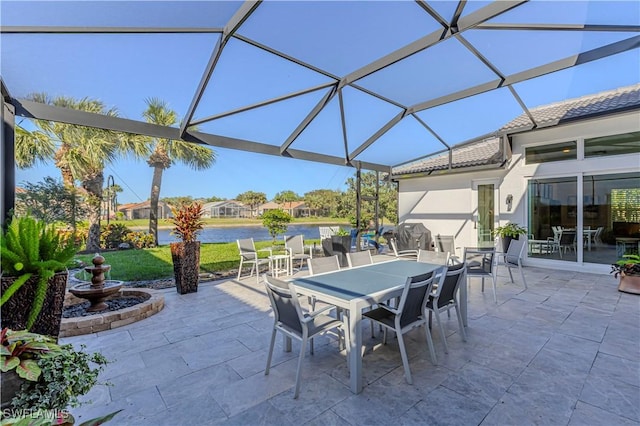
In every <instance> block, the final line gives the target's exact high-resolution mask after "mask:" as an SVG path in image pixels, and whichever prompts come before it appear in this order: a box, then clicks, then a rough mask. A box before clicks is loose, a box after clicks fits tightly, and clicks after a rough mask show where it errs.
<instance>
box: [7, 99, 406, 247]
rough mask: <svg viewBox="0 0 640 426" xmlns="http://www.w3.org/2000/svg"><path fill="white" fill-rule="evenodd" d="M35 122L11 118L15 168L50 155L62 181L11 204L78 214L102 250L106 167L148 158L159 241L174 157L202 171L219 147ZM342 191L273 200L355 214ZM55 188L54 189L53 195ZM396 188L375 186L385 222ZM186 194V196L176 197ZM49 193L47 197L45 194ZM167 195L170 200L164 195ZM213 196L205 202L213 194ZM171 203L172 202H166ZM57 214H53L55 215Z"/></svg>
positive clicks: (80, 105)
mask: <svg viewBox="0 0 640 426" xmlns="http://www.w3.org/2000/svg"><path fill="white" fill-rule="evenodd" d="M29 98H30V99H31V100H33V101H36V102H40V103H44V104H48V105H53V106H56V107H61V108H69V109H75V110H80V111H85V112H91V113H96V114H102V115H107V116H113V117H117V116H118V111H117V109H115V108H110V109H108V108H107V107H106V106H105V105H104V104H103V103H102V102H101V101H99V100H95V99H90V98H82V99H79V100H78V99H74V98H71V97H65V96H60V97H56V98H53V99H52V98H50V97H49V96H48V95H47V94H45V93H38V94H32V95H30V96H29ZM145 101H146V104H147V108H146V109H145V111H143V112H142V113H141V115H142V117H143V118H144V119H145V121H146V122H148V123H152V124H158V125H162V126H175V125H178V124H180V117H179V116H178V114H177V113H176V112H175V111H173V110H171V109H170V108H169V106H168V104H167V103H166V102H164V101H162V100H160V99H157V98H148V99H146V100H145ZM34 124H35V127H36V128H35V129H34V130H27V129H26V128H24V127H22V126H20V125H16V129H15V135H16V137H15V160H16V165H17V167H19V168H23V169H25V168H30V167H34V166H36V165H37V164H39V163H46V162H49V161H53V163H54V164H55V166H56V167H57V168H58V169H59V170H60V174H61V184H60V185H61V187H62V188H58V187H57V185H58V182H57V181H56V180H55V179H54V178H46V179H45V180H44V181H43V182H39V183H30V184H27V185H26V186H25V188H24V189H25V192H24V193H18V194H17V197H16V198H17V202H18V204H19V205H18V206H17V209H16V210H17V211H18V212H20V209H23V210H25V209H28V210H29V211H31V212H32V214H34V215H36V216H38V215H39V214H42V218H43V219H45V220H62V221H63V222H65V223H69V224H70V225H71V227H72V228H73V229H75V222H76V219H77V218H78V217H81V218H83V219H85V220H87V222H88V224H89V232H88V237H87V250H89V251H97V250H99V249H100V216H101V212H102V207H103V203H105V201H106V202H109V201H110V200H112V199H113V197H114V194H115V193H116V192H117V191H118V189H119V188H117V187H115V186H113V187H105V176H104V169H105V167H106V166H107V165H108V164H112V163H114V162H115V161H117V159H119V158H123V157H125V156H133V157H134V158H136V159H144V160H146V162H147V164H148V165H149V167H150V168H151V169H152V173H153V178H152V182H151V188H150V196H149V201H150V218H149V233H150V234H151V235H152V236H153V239H154V242H155V243H156V244H157V242H158V216H157V212H158V202H159V201H160V192H161V187H162V177H163V172H164V171H165V170H166V169H168V168H169V167H171V166H172V165H173V164H174V163H176V162H179V163H182V164H185V165H186V166H188V167H190V168H192V169H193V170H205V169H208V168H210V167H212V166H213V165H214V164H215V161H216V157H217V154H216V153H215V151H213V150H212V149H211V148H210V147H206V146H202V145H197V144H193V143H188V142H184V141H182V140H171V139H163V138H153V137H149V136H142V135H135V134H127V133H120V132H114V131H110V130H104V129H97V128H91V127H84V126H77V125H73V124H66V123H58V122H52V121H47V120H35V121H34ZM375 180H376V173H375V172H364V173H362V186H361V188H362V193H363V195H367V196H372V195H374V193H375ZM346 183H347V187H348V188H347V190H346V191H336V190H330V189H317V190H313V191H310V192H307V193H306V194H304V195H302V196H300V195H298V194H296V193H295V192H293V191H290V190H285V191H281V192H279V193H278V194H276V196H275V197H274V198H273V201H275V202H277V203H279V204H282V205H283V206H285V208H286V204H287V203H293V202H295V201H301V200H302V201H304V202H305V204H307V206H308V207H309V208H310V209H314V210H320V211H324V212H326V213H325V214H326V216H327V217H340V218H345V217H350V218H352V219H353V218H355V210H356V207H355V204H356V203H355V200H356V195H355V194H356V192H355V191H356V182H355V178H349V179H348V180H347V182H346ZM53 193H57V195H55V196H54V195H52V194H53ZM396 197H397V196H396V190H395V186H394V185H393V184H390V183H388V182H382V184H381V185H380V196H379V200H380V201H379V204H380V210H379V212H380V217H386V218H387V219H388V220H389V221H392V222H395V221H396V220H397V205H396ZM174 198H188V197H174ZM46 199H48V200H49V201H46ZM167 200H169V199H167ZM219 200H221V199H220V198H217V197H211V198H209V199H207V201H219ZM236 200H237V201H240V202H242V203H244V204H246V205H248V206H250V207H251V208H252V209H256V208H257V206H259V205H260V204H263V203H265V202H266V201H267V198H266V195H265V194H264V193H261V192H255V191H246V192H243V193H242V194H238V196H237V197H236ZM169 204H174V205H176V203H171V202H169ZM373 215H374V204H373V203H372V202H366V203H363V205H362V215H361V217H362V218H364V220H365V221H366V222H365V223H367V222H368V220H370V218H373ZM54 218H55V219H54Z"/></svg>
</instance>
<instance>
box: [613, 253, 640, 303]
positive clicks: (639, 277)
mask: <svg viewBox="0 0 640 426" xmlns="http://www.w3.org/2000/svg"><path fill="white" fill-rule="evenodd" d="M611 273H612V274H613V276H614V277H616V278H618V277H620V284H618V291H622V292H625V293H631V294H640V255H637V254H625V255H624V256H622V259H620V260H618V261H617V262H616V263H614V264H612V265H611Z"/></svg>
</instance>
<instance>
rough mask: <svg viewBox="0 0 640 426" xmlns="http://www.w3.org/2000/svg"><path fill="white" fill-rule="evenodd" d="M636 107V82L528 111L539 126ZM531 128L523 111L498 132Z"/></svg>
mask: <svg viewBox="0 0 640 426" xmlns="http://www.w3.org/2000/svg"><path fill="white" fill-rule="evenodd" d="M636 108H640V84H634V85H632V86H625V87H620V88H618V89H615V90H608V91H606V92H600V93H596V94H593V95H588V96H582V97H580V98H574V99H568V100H566V101H562V102H556V103H553V104H549V105H542V106H539V107H536V108H532V109H530V110H529V111H530V112H531V115H532V116H533V119H534V120H535V122H536V127H537V128H540V127H548V126H555V125H557V124H562V123H565V122H567V121H571V120H577V119H586V118H590V117H595V116H599V115H603V114H611V113H614V112H620V111H625V110H629V109H636ZM532 128H533V125H532V123H531V120H530V119H529V117H528V116H527V115H526V114H524V113H523V114H522V115H520V116H518V117H517V118H515V119H514V120H512V121H510V122H509V123H507V124H505V125H504V126H503V127H502V128H501V129H500V132H508V133H513V132H514V131H523V130H529V129H532Z"/></svg>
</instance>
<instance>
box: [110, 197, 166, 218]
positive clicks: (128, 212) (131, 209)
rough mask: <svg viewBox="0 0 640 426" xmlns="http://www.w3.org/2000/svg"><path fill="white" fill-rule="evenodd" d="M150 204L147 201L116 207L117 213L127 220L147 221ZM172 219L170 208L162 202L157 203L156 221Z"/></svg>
mask: <svg viewBox="0 0 640 426" xmlns="http://www.w3.org/2000/svg"><path fill="white" fill-rule="evenodd" d="M150 205H151V202H150V201H149V200H147V201H143V202H141V203H129V204H122V205H120V206H118V211H119V212H122V213H123V214H124V217H125V218H126V219H128V220H131V219H149V215H150V213H149V212H150V211H151V208H150ZM170 217H172V214H171V206H170V205H169V204H167V203H165V202H164V201H159V202H158V219H167V218H170Z"/></svg>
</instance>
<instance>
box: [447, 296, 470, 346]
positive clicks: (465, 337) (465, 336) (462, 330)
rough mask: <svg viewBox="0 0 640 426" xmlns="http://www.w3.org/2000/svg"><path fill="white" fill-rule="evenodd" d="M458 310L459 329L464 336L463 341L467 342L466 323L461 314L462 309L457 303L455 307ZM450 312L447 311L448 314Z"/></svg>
mask: <svg viewBox="0 0 640 426" xmlns="http://www.w3.org/2000/svg"><path fill="white" fill-rule="evenodd" d="M453 306H454V307H455V308H456V316H457V317H458V327H460V334H462V341H463V342H466V341H467V332H466V331H465V329H464V323H463V322H462V312H460V307H459V306H458V302H455V305H453ZM448 311H449V310H448V309H447V312H448Z"/></svg>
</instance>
